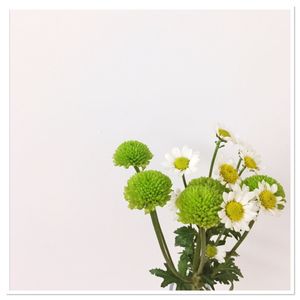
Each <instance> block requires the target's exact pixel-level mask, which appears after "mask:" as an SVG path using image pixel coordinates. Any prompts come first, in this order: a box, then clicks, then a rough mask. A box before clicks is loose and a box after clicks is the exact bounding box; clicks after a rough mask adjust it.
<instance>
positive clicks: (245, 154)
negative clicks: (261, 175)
mask: <svg viewBox="0 0 300 300" xmlns="http://www.w3.org/2000/svg"><path fill="white" fill-rule="evenodd" d="M239 154H240V157H241V159H242V160H243V164H244V166H245V167H246V168H247V169H249V170H250V171H254V172H257V171H259V170H260V163H261V159H260V156H259V155H258V154H257V153H256V152H255V151H254V150H253V149H251V148H250V147H249V146H245V145H241V148H240V150H239Z"/></svg>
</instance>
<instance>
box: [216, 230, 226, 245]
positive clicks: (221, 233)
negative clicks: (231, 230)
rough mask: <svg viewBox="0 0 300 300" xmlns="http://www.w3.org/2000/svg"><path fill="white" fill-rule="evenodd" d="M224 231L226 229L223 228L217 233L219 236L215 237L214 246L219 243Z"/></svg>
mask: <svg viewBox="0 0 300 300" xmlns="http://www.w3.org/2000/svg"><path fill="white" fill-rule="evenodd" d="M225 229H226V228H225V227H224V228H223V229H222V231H221V232H220V233H219V236H218V237H217V239H216V242H215V244H216V246H217V245H218V243H219V241H220V239H221V237H222V235H223V233H224V231H225Z"/></svg>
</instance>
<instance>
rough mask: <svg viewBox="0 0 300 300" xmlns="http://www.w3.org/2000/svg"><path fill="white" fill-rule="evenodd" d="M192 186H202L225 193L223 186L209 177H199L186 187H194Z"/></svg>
mask: <svg viewBox="0 0 300 300" xmlns="http://www.w3.org/2000/svg"><path fill="white" fill-rule="evenodd" d="M194 185H202V186H203V185H204V186H207V187H209V188H212V189H215V190H216V191H219V192H220V193H223V192H225V191H226V188H225V186H224V185H223V184H222V183H221V182H220V181H218V180H216V179H213V178H211V177H199V178H195V179H193V180H191V181H190V182H189V184H188V186H194Z"/></svg>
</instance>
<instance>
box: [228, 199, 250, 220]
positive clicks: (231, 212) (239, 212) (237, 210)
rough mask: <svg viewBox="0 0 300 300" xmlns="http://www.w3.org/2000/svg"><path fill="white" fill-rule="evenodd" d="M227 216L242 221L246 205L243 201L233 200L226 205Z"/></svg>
mask: <svg viewBox="0 0 300 300" xmlns="http://www.w3.org/2000/svg"><path fill="white" fill-rule="evenodd" d="M225 212H226V215H227V217H228V218H229V219H230V220H231V221H234V222H238V221H240V220H241V219H242V218H243V216H244V212H245V211H244V207H243V205H242V204H241V203H239V202H237V201H235V200H232V201H230V202H228V203H227V205H226V207H225Z"/></svg>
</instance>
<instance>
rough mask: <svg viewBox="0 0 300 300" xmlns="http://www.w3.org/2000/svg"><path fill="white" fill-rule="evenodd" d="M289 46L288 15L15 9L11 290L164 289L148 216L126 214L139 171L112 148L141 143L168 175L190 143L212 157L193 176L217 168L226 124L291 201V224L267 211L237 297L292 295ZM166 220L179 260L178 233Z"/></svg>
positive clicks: (245, 260)
mask: <svg viewBox="0 0 300 300" xmlns="http://www.w3.org/2000/svg"><path fill="white" fill-rule="evenodd" d="M289 38H290V37H289V12H288V11H280V10H279V11H268V10H264V11H238V10H237V11H12V12H11V48H10V54H11V119H10V126H11V129H10V130H11V133H10V137H11V145H10V146H11V148H10V153H11V165H10V170H11V175H10V176H11V177H10V180H11V181H10V182H11V187H10V192H11V195H10V287H11V289H15V290H20V289H21V290H27V289H31V290H38V289H41V290H42V289H46V290H51V289H55V290H59V289H68V290H73V289H77V290H85V289H87V290H130V289H131V290H156V289H160V282H161V281H160V279H159V278H156V277H154V276H152V275H151V274H150V273H149V272H148V270H149V269H151V268H154V267H161V266H162V265H163V257H162V255H161V253H160V250H159V247H158V244H157V241H156V238H155V235H154V231H153V229H152V225H151V222H150V217H149V216H148V215H145V214H144V213H143V212H142V211H131V210H129V209H128V208H127V202H126V201H124V199H123V187H124V185H125V183H126V181H127V179H128V178H129V177H130V176H131V175H132V174H133V170H125V169H121V168H116V167H114V166H113V163H112V155H113V152H114V150H115V148H116V147H117V146H118V144H120V143H121V142H123V141H124V140H127V139H137V140H140V141H142V142H145V143H146V144H148V145H149V147H150V149H151V151H152V152H153V153H154V158H153V160H152V162H151V165H150V168H158V169H160V170H163V168H162V167H161V162H162V161H163V160H164V154H165V153H166V152H168V151H169V150H170V149H171V148H172V147H174V146H179V147H181V146H183V145H188V146H190V147H192V148H193V149H195V150H198V151H199V152H200V155H201V163H200V168H199V171H198V172H197V173H195V174H194V175H193V176H189V177H188V180H189V179H191V178H193V177H198V176H200V175H206V174H207V173H208V168H209V164H210V159H211V156H212V152H213V149H214V140H215V136H214V130H215V125H216V123H217V122H223V123H224V124H226V125H227V126H229V127H230V128H231V129H232V130H233V131H234V132H236V134H238V135H239V136H240V137H241V138H243V140H245V141H247V142H248V143H250V144H251V145H252V146H253V147H254V148H255V149H256V150H257V152H258V153H260V154H261V156H262V160H263V165H264V166H265V172H266V173H268V174H269V175H271V176H273V177H275V178H277V179H278V180H279V181H280V182H281V183H282V184H283V186H284V187H285V190H286V193H287V206H286V209H285V210H284V211H283V213H282V215H281V216H280V217H271V216H266V215H264V216H260V218H259V220H258V221H257V223H256V224H255V226H254V228H253V231H252V232H251V233H250V234H249V236H248V238H247V240H246V241H245V242H244V243H243V244H242V246H241V247H240V249H239V250H240V251H239V253H240V257H239V258H238V259H237V263H238V265H239V266H240V268H241V269H242V273H243V274H244V279H242V280H241V281H240V282H239V283H237V284H236V285H235V288H236V289H240V290H245V289H247V290H253V289H254V290H283V289H289V288H290V259H291V257H290V206H289V202H290V197H289V195H290V189H289V187H290V152H289V151H290V123H289V122H290V112H289V110H290V91H289V84H290V78H289V74H290V69H289V64H290V61H289V51H290V48H289V42H290V41H289ZM230 151H231V150H230V149H227V150H226V151H225V152H226V153H225V155H229V154H230V153H231V152H230ZM232 153H233V152H232ZM234 155H235V156H234V158H236V157H237V156H236V153H235V154H234ZM168 174H169V175H170V176H171V177H172V179H174V188H177V187H182V182H181V181H180V180H179V178H177V177H176V176H175V175H173V174H171V173H168ZM158 214H159V216H160V219H161V224H162V227H163V230H164V232H165V235H166V239H167V242H168V243H169V245H170V250H171V252H172V253H173V254H174V255H176V253H177V252H178V251H179V250H180V249H176V248H175V247H173V244H174V235H173V231H174V230H175V229H176V228H177V227H178V226H179V224H178V223H176V221H174V215H173V212H172V211H171V210H170V209H169V208H168V207H165V208H163V209H158ZM225 288H226V289H227V287H225Z"/></svg>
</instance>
